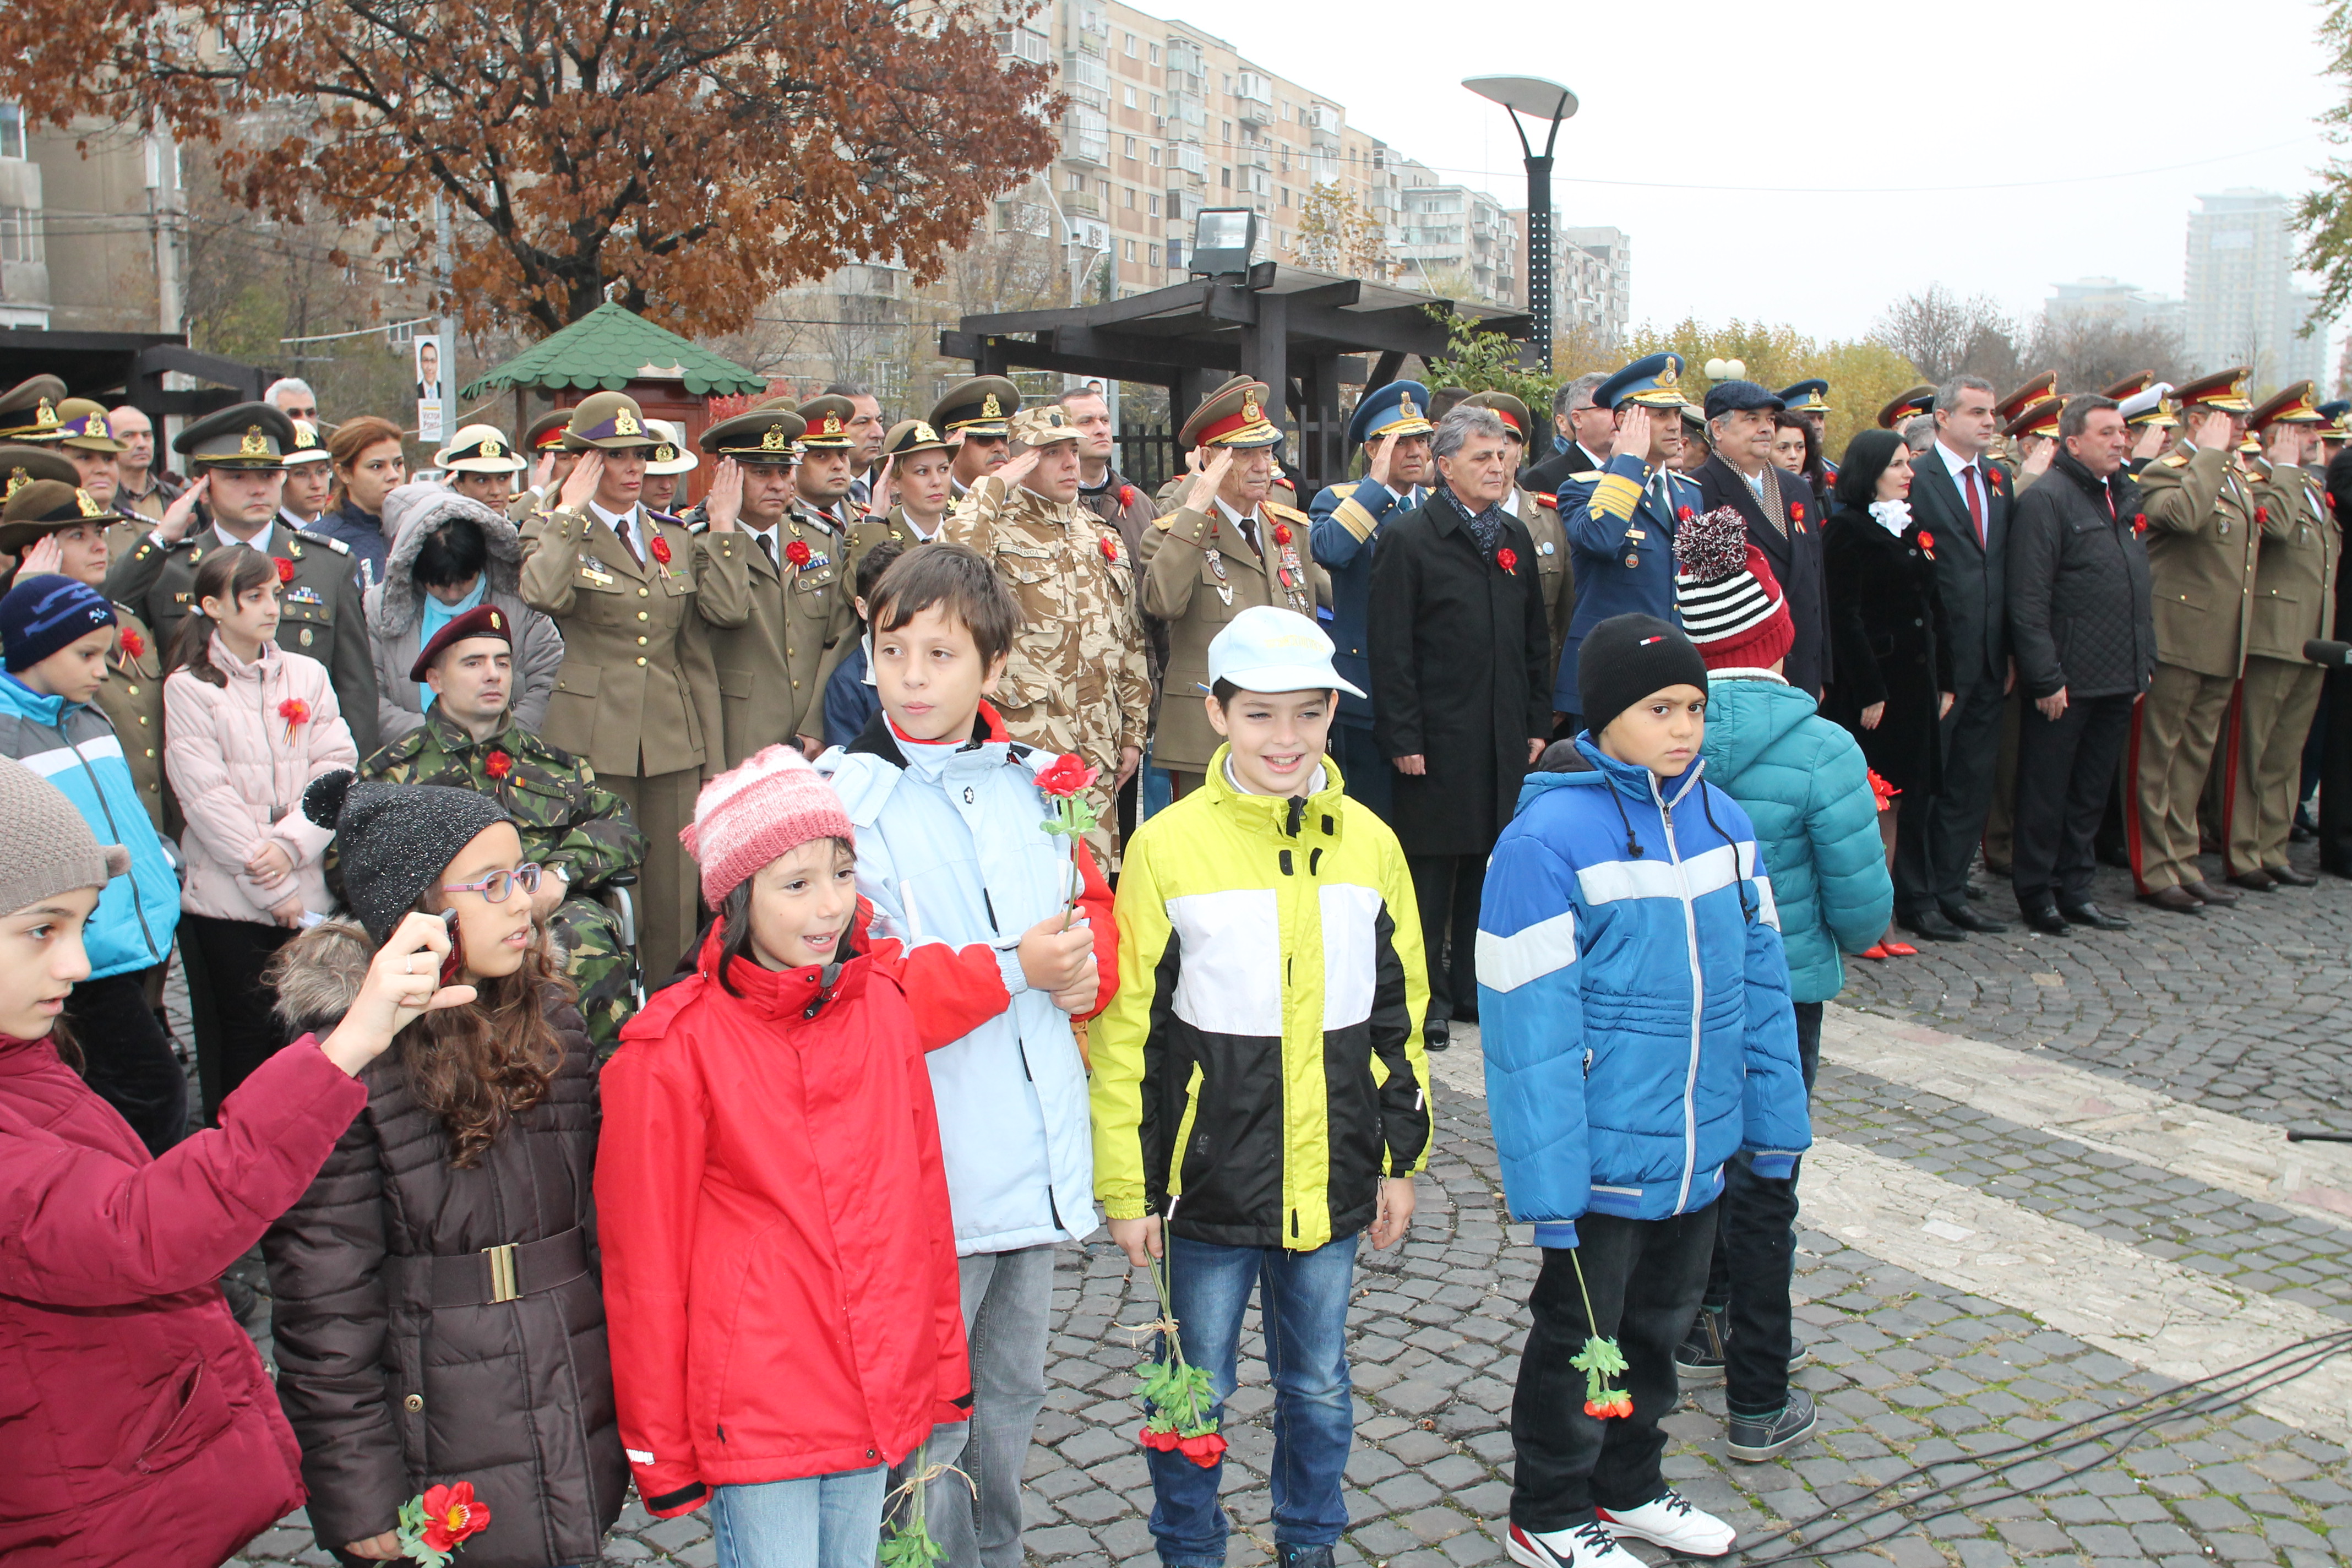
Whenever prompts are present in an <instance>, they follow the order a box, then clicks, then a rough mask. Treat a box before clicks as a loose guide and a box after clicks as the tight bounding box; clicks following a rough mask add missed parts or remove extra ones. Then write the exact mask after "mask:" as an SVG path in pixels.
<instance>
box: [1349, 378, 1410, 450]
mask: <svg viewBox="0 0 2352 1568" xmlns="http://www.w3.org/2000/svg"><path fill="white" fill-rule="evenodd" d="M1429 431H1430V424H1429V388H1427V387H1426V386H1423V384H1421V383H1419V382H1417V381H1392V382H1390V383H1389V384H1387V385H1386V386H1382V387H1377V388H1375V389H1374V390H1372V391H1370V392H1368V393H1366V394H1364V396H1363V401H1362V402H1360V403H1359V404H1357V405H1356V412H1355V413H1354V414H1353V415H1352V416H1349V420H1348V445H1349V446H1350V447H1360V446H1362V445H1363V444H1364V443H1365V442H1367V441H1377V440H1379V439H1380V438H1381V437H1383V436H1426V435H1428V434H1429Z"/></svg>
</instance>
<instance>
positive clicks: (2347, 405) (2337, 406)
mask: <svg viewBox="0 0 2352 1568" xmlns="http://www.w3.org/2000/svg"><path fill="white" fill-rule="evenodd" d="M2319 416H2320V417H2321V418H2322V419H2325V420H2326V421H2327V423H2328V426H2329V427H2330V429H2331V430H2333V431H2335V432H2336V433H2338V434H2340V433H2341V432H2343V431H2344V430H2346V429H2347V428H2352V426H2347V424H2346V420H2347V417H2352V398H2345V397H2338V398H2334V399H2331V400H2330V401H2328V402H2326V403H2323V404H2321V405H2319Z"/></svg>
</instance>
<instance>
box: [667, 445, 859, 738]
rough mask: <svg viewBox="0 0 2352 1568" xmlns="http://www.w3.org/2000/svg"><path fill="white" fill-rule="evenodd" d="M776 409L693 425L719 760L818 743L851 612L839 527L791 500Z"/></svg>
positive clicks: (698, 578) (697, 574)
mask: <svg viewBox="0 0 2352 1568" xmlns="http://www.w3.org/2000/svg"><path fill="white" fill-rule="evenodd" d="M802 427H803V426H802V420H801V416H799V415H797V414H787V413H785V412H784V411H783V410H782V409H781V408H777V409H770V410H768V411H767V412H765V413H761V412H758V411H754V412H751V413H748V414H739V415H737V416H735V417H734V418H732V419H723V420H721V421H719V423H718V424H716V425H713V426H711V427H710V428H709V429H708V430H705V431H704V432H703V433H702V449H703V450H704V451H705V452H708V453H709V454H710V455H711V456H712V457H713V458H717V459H718V466H717V467H716V468H713V469H712V470H711V476H710V493H709V496H707V497H706V498H704V501H703V511H704V516H705V517H706V518H707V519H708V520H709V521H708V522H707V524H706V526H705V528H704V529H703V531H700V532H698V533H697V534H696V535H695V542H694V549H695V557H694V561H695V566H694V581H695V586H696V588H697V589H698V591H699V605H700V612H701V616H702V618H703V620H705V621H706V622H708V623H709V626H710V628H711V630H710V657H711V660H712V662H713V663H714V664H715V665H716V666H717V667H718V669H719V712H720V715H721V721H722V723H723V726H724V728H725V731H726V757H727V765H728V766H729V767H730V768H731V767H733V766H735V765H736V764H737V763H740V762H742V761H743V760H744V759H746V758H748V757H751V756H753V755H755V754H757V753H758V752H761V751H763V750H765V749H766V748H768V747H770V746H773V745H777V744H779V743H781V742H786V741H790V742H793V743H795V744H797V745H798V746H799V747H800V748H801V749H802V750H803V752H807V753H808V754H809V755H811V756H814V755H815V754H816V753H817V752H819V751H820V750H822V749H823V741H822V736H823V733H824V683H825V679H826V677H828V676H830V675H831V674H832V673H833V667H834V665H835V663H837V662H838V661H839V660H840V658H841V656H842V654H843V652H844V651H845V649H846V648H847V647H849V645H850V637H851V633H852V631H853V629H854V628H855V627H856V622H857V615H856V609H855V607H854V606H853V605H851V604H850V595H849V575H848V572H847V570H846V568H845V564H844V562H843V559H842V555H843V547H842V542H841V541H840V539H839V538H838V537H837V536H836V535H835V534H834V533H833V531H831V530H829V529H827V528H825V527H824V524H823V523H821V522H819V521H815V520H814V519H812V518H808V517H804V516H803V515H801V514H800V513H798V512H796V511H794V510H793V507H792V495H793V442H794V441H795V440H797V439H798V438H799V437H800V434H801V430H802Z"/></svg>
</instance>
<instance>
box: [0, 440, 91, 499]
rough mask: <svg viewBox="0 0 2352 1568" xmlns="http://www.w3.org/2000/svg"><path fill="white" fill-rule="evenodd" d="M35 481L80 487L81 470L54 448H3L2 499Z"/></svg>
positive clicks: (0, 463)
mask: <svg viewBox="0 0 2352 1568" xmlns="http://www.w3.org/2000/svg"><path fill="white" fill-rule="evenodd" d="M36 479H55V480H57V481H58V483H60V484H67V485H79V484H80V483H81V470H80V469H79V468H75V467H74V466H73V459H72V458H68V457H66V456H65V455H64V454H63V453H61V452H59V451H58V449H57V448H56V447H24V446H14V447H0V487H4V488H0V500H5V498H6V497H7V496H13V495H15V494H16V492H17V491H18V490H21V489H24V488H25V487H26V485H29V484H31V483H32V482H33V481H34V480H36Z"/></svg>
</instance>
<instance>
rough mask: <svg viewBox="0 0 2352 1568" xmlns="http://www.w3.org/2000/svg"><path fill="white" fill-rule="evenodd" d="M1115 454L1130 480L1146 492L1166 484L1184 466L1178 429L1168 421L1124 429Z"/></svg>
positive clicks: (1122, 470) (1118, 463)
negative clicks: (1179, 447) (1175, 429)
mask: <svg viewBox="0 0 2352 1568" xmlns="http://www.w3.org/2000/svg"><path fill="white" fill-rule="evenodd" d="M1114 456H1115V458H1116V459H1117V463H1116V466H1117V468H1118V471H1119V472H1120V473H1122V474H1124V475H1126V476H1127V480H1128V482H1129V484H1132V485H1137V486H1139V487H1141V488H1142V489H1144V490H1146V491H1147V492H1148V491H1151V490H1156V489H1159V488H1160V486H1161V485H1164V484H1166V483H1167V482H1168V481H1169V480H1170V479H1173V478H1175V476H1176V475H1177V474H1178V473H1179V472H1181V470H1182V468H1183V467H1184V462H1183V458H1181V456H1179V455H1178V453H1177V450H1176V433H1175V432H1174V431H1172V430H1171V429H1170V428H1169V427H1168V426H1165V425H1135V426H1129V427H1128V428H1126V429H1124V430H1121V431H1120V432H1119V433H1118V451H1117V452H1116V453H1115V454H1114Z"/></svg>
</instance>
